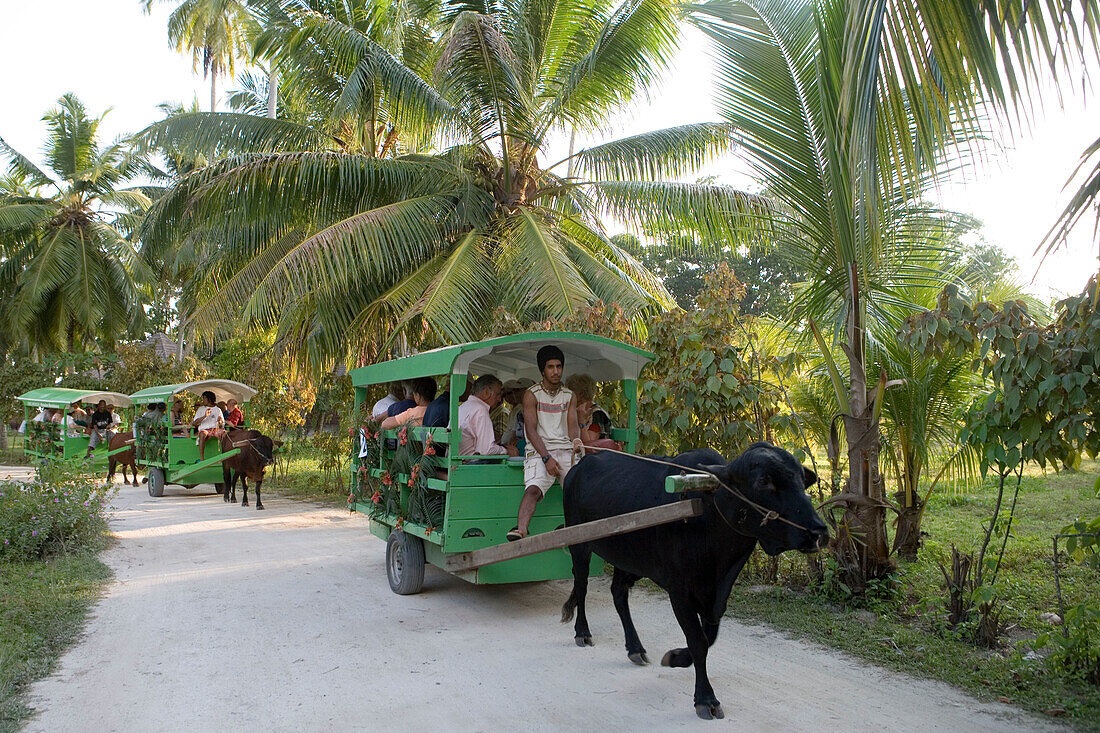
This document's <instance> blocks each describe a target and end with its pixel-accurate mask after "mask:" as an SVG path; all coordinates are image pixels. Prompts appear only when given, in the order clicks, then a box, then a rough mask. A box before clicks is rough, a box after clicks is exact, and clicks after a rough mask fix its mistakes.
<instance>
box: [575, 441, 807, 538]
mask: <svg viewBox="0 0 1100 733" xmlns="http://www.w3.org/2000/svg"><path fill="white" fill-rule="evenodd" d="M597 450H598V451H612V452H614V453H618V454H619V455H623V456H627V457H628V458H633V459H635V460H639V461H647V462H649V463H657V464H659V465H662V466H672V467H673V468H676V469H679V471H680V475H681V476H685V475H687V473H688V472H689V471H690V472H691V473H699V474H704V475H707V476H710V477H711V478H713V479H714V480H715V481H717V482H718V485H719V486H721V487H722V488H723V489H725V490H726V491H728V492H729V493H731V494H733V495H734V496H735V497H737V498H738V499H740V500H741V501H743V502H745V503H746V504H748V505H749V506H751V507H752V508H753V509H755V510H756V511H758V512H760V526H761V527H763V526H766V525H767V524H768V522H771V521H774V520H778V521H780V522H783V523H784V524H789V525H790V526H792V527H794V528H795V529H800V530H802V531H803V532H809V531H810V529H809V528H808V527H803V526H802V525H801V524H799V523H798V522H793V521H791V520H790V519H787V518H786V517H784V516H783V515H781V514H780V513H779V512H777V511H775V510H774V509H768V508H767V507H766V506H762V505H760V504H757V503H756V502H755V501H753V500H752V499H750V498H749V497H747V496H745V495H744V494H743V493H741V492H740V491H738V490H737V489H735V488H733V487H732V486H730V485H729V484H727V483H726V482H725V481H723V480H722V479H720V478H718V476H717V475H716V474H715V473H714V472H712V471H708V470H706V469H705V468H695V467H692V466H681V465H680V464H679V463H673V462H671V461H662V460H661V459H659V458H651V457H650V456H639V455H636V454H634V453H624V452H622V451H614V450H612V449H611V448H600V447H598V446H583V447H582V448H581V450H580V451H579V452H580V454H581V457H582V458H583V457H584V455H585V452H586V451H597ZM718 516H720V517H722V521H724V522H725V523H726V524H728V525H729V527H730V529H732V530H734V531H735V532H736V531H737V528H736V527H734V526H733V525H732V524H730V521H729V520H728V519H726V517H725V515H724V514H722V512H718Z"/></svg>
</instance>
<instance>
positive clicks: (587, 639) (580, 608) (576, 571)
mask: <svg viewBox="0 0 1100 733" xmlns="http://www.w3.org/2000/svg"><path fill="white" fill-rule="evenodd" d="M569 554H570V555H572V556H573V592H572V593H570V594H569V599H568V600H566V602H565V605H564V606H562V607H561V622H562V623H563V624H564V623H566V622H567V621H569V619H571V618H573V610H574V609H576V611H577V622H576V623H575V624H573V640H574V641H576V642H577V646H594V645H593V643H592V632H591V631H589V630H588V617H587V616H586V615H585V613H584V598H585V596H586V595H587V594H588V568H589V565H590V564H591V560H592V549H591V548H590V547H589V546H588V544H587V543H585V544H580V545H572V546H570V548H569Z"/></svg>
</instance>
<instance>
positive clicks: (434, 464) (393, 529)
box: [348, 332, 700, 595]
mask: <svg viewBox="0 0 1100 733" xmlns="http://www.w3.org/2000/svg"><path fill="white" fill-rule="evenodd" d="M547 344H554V345H556V346H558V347H559V348H560V349H561V350H562V352H563V353H564V354H565V373H566V375H569V374H588V375H589V376H591V377H592V378H593V379H595V380H596V381H597V382H602V383H617V385H618V389H617V391H616V392H615V394H614V395H613V397H614V399H615V400H616V401H617V402H618V403H619V405H620V406H621V412H622V417H624V418H625V425H623V426H622V427H619V428H616V429H614V430H613V432H612V438H613V439H614V440H617V441H621V442H622V443H623V446H624V450H625V451H628V452H633V450H634V446H635V444H636V442H637V438H638V434H637V427H636V420H637V402H638V399H637V398H638V374H639V372H640V371H641V370H642V367H643V366H645V365H646V364H647V363H648V362H649V361H650V360H652V359H653V354H650V353H649V352H647V351H643V350H641V349H637V348H634V347H632V346H629V345H627V344H623V343H620V342H617V341H613V340H610V339H606V338H601V337H598V336H589V335H586V334H579V333H566V332H543V333H524V334H517V335H514V336H504V337H501V338H494V339H489V340H487V341H479V342H474V343H467V344H460V345H457V346H448V347H444V348H440V349H435V350H433V351H427V352H423V353H420V354H416V355H415V356H409V357H406V358H403V359H395V360H392V361H387V362H382V363H379V364H372V365H370V366H365V367H361V368H359V369H355V370H352V372H351V377H352V382H353V384H354V386H355V408H356V414H363V415H364V417H367V416H369V410H370V408H371V405H370V404H367V402H366V400H367V396H368V389H369V388H371V387H375V386H376V385H382V384H385V383H389V382H394V381H398V380H408V379H415V378H418V377H435V378H437V381H438V378H440V377H446V378H448V379H449V385H448V389H449V392H450V424H449V425H448V426H447V427H413V428H408V429H402V430H384V431H379V432H377V433H375V432H373V428H372V427H363V428H361V429H360V434H359V438H358V439H357V440H356V441H355V444H354V445H355V450H353V452H352V453H353V455H352V471H353V478H352V489H351V492H350V494H349V496H348V502H349V504H350V506H351V508H352V510H353V511H357V512H362V513H364V514H366V515H367V516H368V517H369V518H370V531H371V533H372V534H374V535H376V536H377V537H379V538H381V539H383V540H386V574H387V577H388V580H389V583H390V588H391V589H392V590H393V591H394V592H395V593H399V594H403V595H404V594H410V593H417V592H419V591H420V589H421V587H422V586H423V581H424V567H425V563H430V564H432V565H435V566H436V567H438V568H441V569H443V570H446V571H448V572H451V573H454V574H455V575H458V576H459V577H461V578H464V579H465V580H468V581H470V582H473V583H516V582H523V581H535V580H552V579H560V578H568V577H572V561H571V558H570V555H569V553H568V551H567V549H565V548H567V547H568V545H570V544H576V543H580V542H584V541H586V540H590V539H596V538H598V537H606V536H610V535H614V534H621V533H624V532H630V531H633V530H637V529H641V528H643V527H648V526H653V525H656V524H663V523H665V522H670V521H675V520H677V519H684V518H686V517H689V516H695V515H696V514H698V512H699V511H700V509H699V503H698V501H697V500H695V501H681V502H676V503H674V504H672V505H668V506H662V507H657V508H655V509H646V510H643V511H640V512H634V513H632V514H627V515H621V516H617V517H611V518H608V519H604V520H600V521H599V522H591V523H588V524H582V525H577V526H573V527H565V526H564V524H565V520H564V515H563V512H562V490H561V486H560V485H559V484H555V485H554V486H553V487H552V488H551V489H550V490H549V491H548V492H547V493H546V496H545V497H544V498H543V500H542V501H541V502H539V504H538V508H537V509H536V511H535V516H534V519H533V520H532V521H531V525H530V535H529V536H528V537H527V538H525V539H522V540H519V541H517V542H506V540H505V534H506V533H507V532H508V530H509V529H511V528H512V527H514V526H515V524H516V512H517V509H518V508H519V503H520V499H521V498H522V496H523V492H524V481H523V463H522V458H508V457H507V456H481V455H479V456H463V455H459V443H460V441H461V438H462V435H461V430H459V429H458V409H459V397H460V395H462V393H463V392H464V391H465V388H466V384H467V381H468V380H472V379H474V378H476V377H479V376H482V375H486V374H492V375H494V376H496V377H498V378H499V379H501V380H502V381H507V380H509V379H514V378H528V379H531V380H533V381H538V380H539V379H541V378H542V375H541V374H539V372H538V367H537V366H536V363H535V353H536V352H537V351H538V350H539V348H541V347H542V346H545V345H547ZM373 391H374V393H376V394H377V392H378V390H377V389H374V390H373ZM361 424H362V423H361ZM444 452H445V453H446V455H445V456H443V455H441V454H442V453H444ZM471 460H477V461H479V463H477V464H472V463H469V462H468V461H471ZM444 472H445V473H444ZM670 490H671V489H670ZM602 565H603V561H602V560H600V559H599V558H593V563H592V567H591V568H590V571H591V572H592V573H598V572H600V571H601V569H602Z"/></svg>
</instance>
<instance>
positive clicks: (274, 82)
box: [267, 67, 279, 119]
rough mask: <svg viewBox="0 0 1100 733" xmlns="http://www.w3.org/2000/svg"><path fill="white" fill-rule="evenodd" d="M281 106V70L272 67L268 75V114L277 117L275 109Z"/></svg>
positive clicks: (270, 116) (272, 117)
mask: <svg viewBox="0 0 1100 733" xmlns="http://www.w3.org/2000/svg"><path fill="white" fill-rule="evenodd" d="M278 106H279V70H278V69H276V68H274V67H272V69H271V72H270V73H269V74H268V75H267V116H268V117H269V118H270V119H275V110H276V109H277V108H278Z"/></svg>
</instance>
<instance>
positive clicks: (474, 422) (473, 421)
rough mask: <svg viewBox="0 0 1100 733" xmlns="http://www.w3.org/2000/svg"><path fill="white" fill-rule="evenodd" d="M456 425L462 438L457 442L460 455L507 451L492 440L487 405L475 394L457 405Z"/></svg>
mask: <svg viewBox="0 0 1100 733" xmlns="http://www.w3.org/2000/svg"><path fill="white" fill-rule="evenodd" d="M458 427H459V429H460V430H461V431H462V440H461V442H460V443H459V444H458V454H459V455H460V456H472V455H481V456H499V455H504V454H506V453H507V452H508V451H507V450H506V449H505V448H504V446H503V445H498V444H497V443H496V442H494V441H493V438H494V437H495V435H494V433H493V420H492V418H490V417H489V405H488V404H487V403H486V402H485V401H483V400H481V399H479V398H478V397H477V396H475V395H470V396H469V397H468V398H467V399H466V401H465V402H463V403H462V404H461V405H459V406H458Z"/></svg>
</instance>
